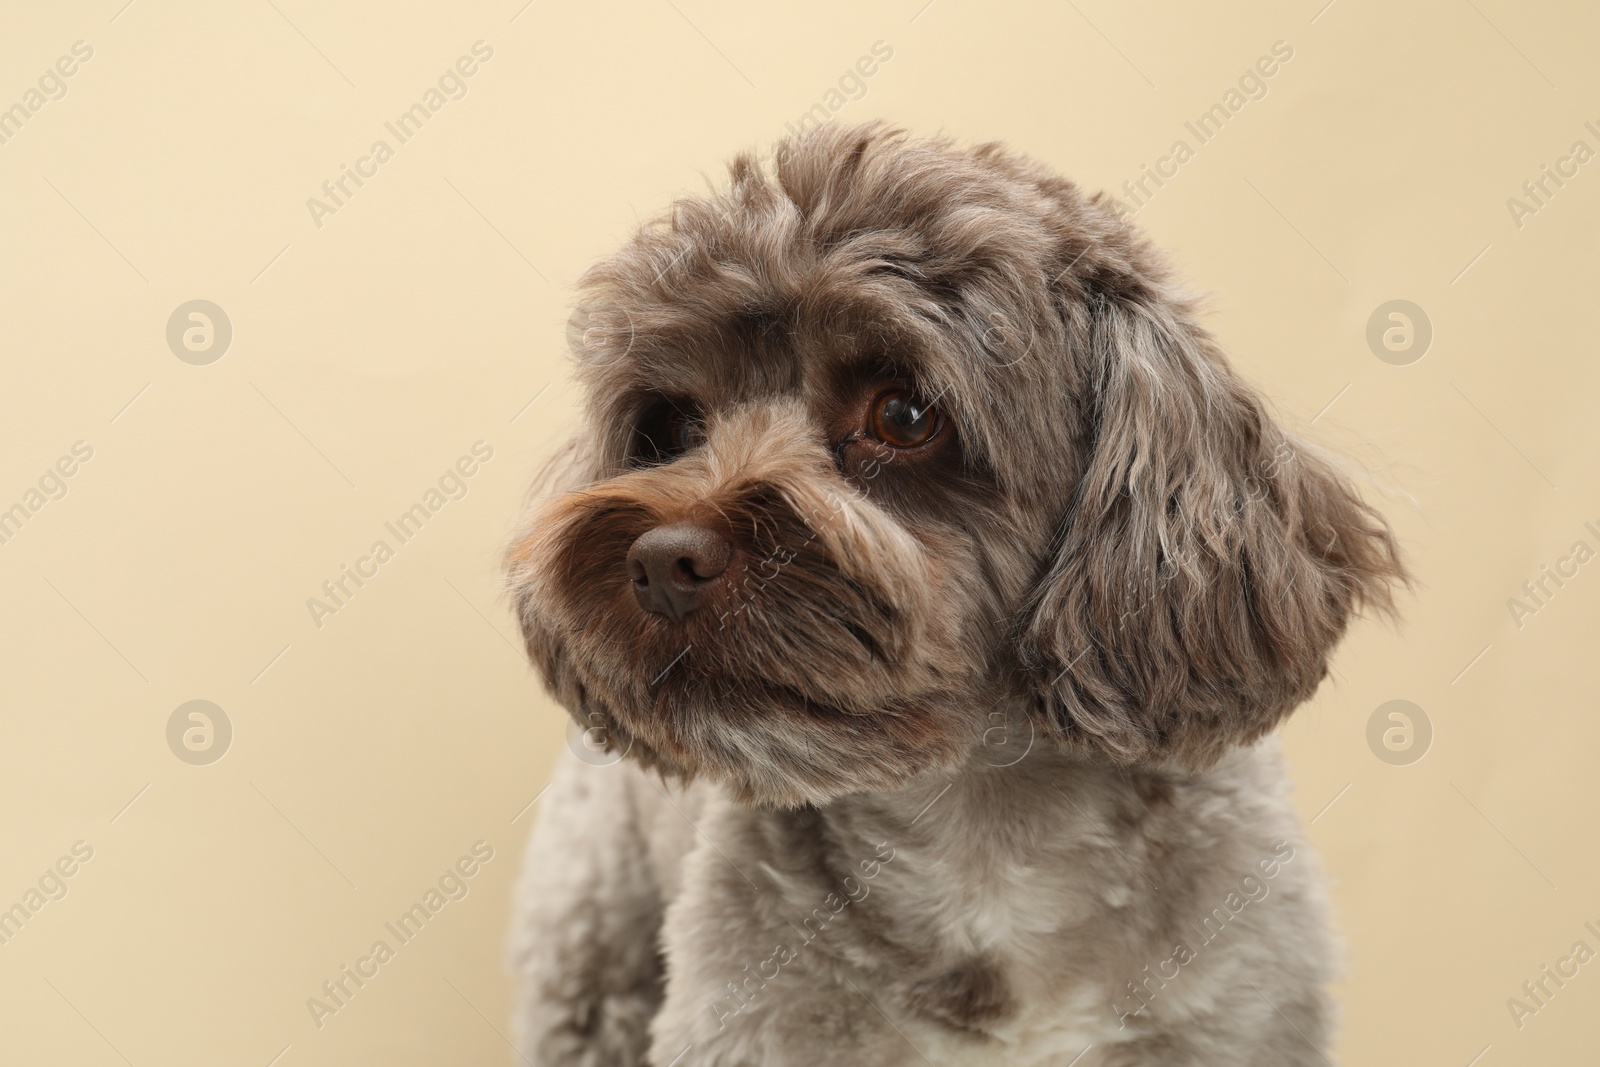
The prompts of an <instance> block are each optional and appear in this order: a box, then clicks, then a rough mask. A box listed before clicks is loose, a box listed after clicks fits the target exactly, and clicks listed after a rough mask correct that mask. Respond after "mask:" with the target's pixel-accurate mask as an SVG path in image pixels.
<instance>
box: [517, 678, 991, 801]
mask: <svg viewBox="0 0 1600 1067" xmlns="http://www.w3.org/2000/svg"><path fill="white" fill-rule="evenodd" d="M690 655H692V652H691V653H689V654H685V655H683V656H682V657H681V658H680V659H678V660H677V661H676V662H671V663H669V664H668V665H667V666H665V667H664V668H663V667H661V666H658V665H657V664H655V663H644V662H638V661H636V662H632V663H623V662H620V658H613V657H603V658H602V659H603V661H602V662H595V661H593V660H591V661H589V662H577V661H575V660H572V659H568V660H567V661H566V662H565V664H564V665H563V666H564V671H563V674H564V677H561V678H552V677H550V676H549V675H548V674H547V679H548V680H550V681H551V682H552V683H553V684H552V689H553V690H554V691H555V692H556V693H557V695H558V697H559V698H560V699H561V700H562V702H563V703H564V704H565V705H566V707H567V709H568V711H569V713H570V714H571V715H572V717H573V719H574V720H575V721H576V722H577V723H578V724H579V725H580V726H582V727H584V728H585V729H589V728H591V727H594V726H597V725H601V726H603V727H604V729H603V731H601V733H602V735H603V736H604V737H605V738H606V747H607V748H608V749H609V750H610V751H613V752H615V753H617V754H620V755H623V756H625V757H626V758H628V759H632V760H635V761H636V762H638V763H641V764H643V765H644V766H647V767H650V768H652V769H654V770H656V771H659V772H661V773H662V774H664V775H666V776H668V777H672V778H678V779H683V780H691V779H696V778H704V779H708V780H711V781H714V782H717V783H719V784H721V785H722V786H724V787H725V788H727V789H728V790H729V792H730V793H731V794H732V795H733V796H734V797H735V798H736V799H737V800H739V801H740V802H741V803H745V804H751V805H761V806H770V807H798V806H801V805H804V804H821V803H825V802H827V801H829V800H832V799H835V798H837V797H839V796H843V795H847V794H852V793H869V792H882V791H885V790H890V789H894V788H896V787H898V786H900V785H903V784H904V783H905V782H907V781H908V780H910V779H911V778H913V777H915V776H916V775H918V774H921V773H923V772H925V771H928V770H931V769H934V768H937V767H941V766H948V765H951V764H953V763H955V762H957V761H959V760H960V759H961V758H963V756H964V754H965V753H966V752H967V751H969V750H970V748H971V745H972V743H973V738H972V736H970V735H971V734H972V733H973V731H972V730H971V729H970V728H968V727H967V726H966V725H964V724H965V721H966V719H967V717H968V716H969V714H970V713H969V711H968V709H969V708H970V707H971V705H970V703H968V702H966V701H961V700H956V699H953V698H952V696H951V694H950V693H949V692H948V691H943V692H934V693H930V694H928V695H926V696H921V697H918V696H907V695H904V694H896V693H891V692H888V691H884V692H881V693H879V694H876V697H875V698H874V697H873V696H872V695H870V694H866V693H861V692H856V693H852V694H851V695H850V699H849V700H848V701H841V700H839V699H838V698H837V696H830V695H829V694H824V693H820V692H808V691H804V690H801V689H798V688H795V687H793V686H791V685H788V684H785V683H783V682H779V681H774V680H770V679H763V678H756V677H751V676H749V675H748V674H738V675H735V674H732V673H728V672H725V671H720V670H714V669H713V670H706V669H703V668H699V667H696V666H694V665H692V664H690V663H689V662H688V660H689V657H690Z"/></svg>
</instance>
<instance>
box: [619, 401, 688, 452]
mask: <svg viewBox="0 0 1600 1067" xmlns="http://www.w3.org/2000/svg"><path fill="white" fill-rule="evenodd" d="M705 437H706V435H705V427H704V425H703V423H702V422H701V419H700V412H699V410H698V409H697V408H695V407H694V405H693V404H689V403H685V402H682V401H669V400H663V401H661V402H660V403H657V404H655V405H654V406H652V407H651V408H650V409H649V410H648V411H646V412H645V414H644V416H643V417H642V418H641V419H640V420H639V429H638V433H637V435H636V437H635V445H634V462H635V463H638V464H644V465H649V464H655V463H671V462H672V461H673V460H675V459H677V458H678V457H679V456H681V455H683V454H684V453H685V452H687V451H689V450H690V449H692V448H695V447H697V446H699V445H701V444H703V443H704V442H705Z"/></svg>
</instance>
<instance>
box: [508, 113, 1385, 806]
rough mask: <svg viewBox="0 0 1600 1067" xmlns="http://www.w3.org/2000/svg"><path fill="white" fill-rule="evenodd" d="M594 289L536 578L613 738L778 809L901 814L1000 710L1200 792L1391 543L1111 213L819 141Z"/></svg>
mask: <svg viewBox="0 0 1600 1067" xmlns="http://www.w3.org/2000/svg"><path fill="white" fill-rule="evenodd" d="M732 172H733V180H732V186H731V189H730V190H729V192H728V193H727V194H725V195H722V196H716V197H708V198H700V199H691V200H685V201H681V202H679V203H678V204H677V205H675V206H674V208H673V209H672V211H671V212H670V213H669V214H668V215H667V216H665V217H664V218H663V219H662V220H660V221H659V222H657V223H656V224H653V225H652V226H650V227H647V228H645V229H644V230H642V231H641V232H640V233H639V234H638V235H636V236H635V238H634V239H633V240H632V242H631V243H630V244H629V245H628V246H626V247H625V248H624V249H623V250H622V251H621V252H620V253H618V254H617V255H616V256H614V257H612V258H611V259H609V260H606V261H604V262H602V263H601V264H599V265H598V266H596V267H595V268H594V269H593V270H591V271H590V273H589V274H588V275H586V277H585V279H584V283H583V303H582V305H581V306H580V308H579V311H578V312H577V314H576V315H575V316H574V324H575V326H574V329H573V331H572V340H573V347H574V349H575V351H576V355H577V356H578V359H579V366H580V373H581V375H582V377H583V381H584V385H585V387H586V390H587V411H586V416H587V420H588V426H587V430H586V432H585V434H584V435H583V436H582V437H581V438H580V439H579V440H578V441H577V442H575V443H574V447H573V449H572V450H571V452H570V455H569V457H568V458H569V469H568V470H567V472H566V475H565V477H566V478H567V480H568V485H567V486H565V487H564V489H565V491H564V492H562V493H561V494H559V495H556V496H554V497H553V498H550V499H547V500H544V501H541V502H540V504H539V506H538V508H537V509H536V510H535V511H534V513H533V514H532V515H531V517H530V519H529V521H528V523H527V526H526V528H525V530H524V531H523V532H522V534H520V535H519V537H518V538H517V540H516V541H515V542H514V544H513V545H512V547H511V550H510V553H509V571H510V582H511V588H512V592H513V596H514V598H515V600H516V603H517V607H518V614H519V619H520V621H521V624H522V628H523V632H524V635H525V637H526V640H527V645H528V650H529V653H530V656H531V657H532V659H533V661H534V662H535V664H536V665H537V666H538V667H539V668H540V670H541V672H542V673H543V675H544V677H545V679H546V681H547V683H548V684H549V685H550V686H551V688H552V690H553V691H554V692H555V694H556V695H557V697H558V698H559V699H560V700H561V701H562V702H563V703H564V704H565V705H566V707H567V708H568V709H569V710H570V711H571V712H572V714H573V715H574V717H575V718H576V719H577V720H578V721H579V722H580V724H582V725H583V726H585V727H590V726H603V727H605V732H606V734H607V735H608V736H609V737H610V738H611V741H612V743H613V744H615V745H618V746H620V747H623V748H626V749H628V750H629V751H630V753H631V754H632V755H633V756H635V757H637V758H641V759H643V760H645V761H646V762H648V763H650V764H652V765H655V766H657V767H660V768H662V769H664V770H666V771H668V772H670V773H681V774H706V775H710V776H713V777H716V778H718V779H720V780H722V781H724V782H726V783H727V784H729V785H730V786H731V787H732V788H733V789H734V790H735V791H736V792H737V793H738V794H739V795H740V796H741V797H742V798H744V799H746V800H748V801H752V802H762V803H773V804H798V803H805V802H821V801H824V800H826V799H828V798H830V797H832V796H837V795H839V794H841V793H846V792H859V791H865V790H876V789H886V788H890V787H893V786H894V785H896V784H898V783H900V782H902V781H904V780H905V779H906V778H908V777H909V776H911V775H914V774H916V773H919V772H921V771H923V770H926V769H928V768H931V767H935V766H941V765H949V764H952V763H956V762H959V761H961V760H963V759H967V758H969V757H970V754H971V753H972V751H973V749H974V746H975V745H977V744H978V743H979V742H980V738H981V737H982V735H983V733H984V731H985V728H986V727H987V726H988V725H990V724H991V723H992V722H993V719H992V718H991V716H992V715H993V714H994V713H995V712H996V710H997V709H1010V710H1012V711H1014V710H1016V709H1022V712H1023V713H1024V714H1028V715H1032V716H1036V720H1035V722H1036V725H1037V728H1038V729H1039V731H1040V732H1041V733H1042V734H1043V735H1044V736H1046V737H1047V738H1048V739H1049V741H1050V743H1055V744H1066V745H1077V746H1082V747H1085V748H1092V749H1095V750H1097V751H1100V752H1103V753H1107V754H1109V755H1111V756H1112V757H1114V758H1118V759H1124V760H1167V759H1175V760H1179V761H1183V762H1186V763H1189V764H1195V765H1203V764H1204V763H1206V762H1208V761H1210V760H1211V759H1214V758H1215V757H1216V755H1218V754H1219V753H1220V752H1221V751H1222V750H1223V749H1225V748H1226V747H1227V746H1228V745H1231V744H1237V743H1242V742H1245V741H1248V740H1251V739H1253V738H1254V737H1255V736H1257V735H1259V734H1260V733H1261V732H1263V731H1264V730H1266V729H1268V728H1270V727H1271V726H1272V724H1273V723H1274V722H1276V721H1277V719H1278V718H1279V717H1280V716H1282V715H1283V714H1284V713H1286V712H1287V711H1288V710H1290V709H1291V708H1292V707H1294V706H1295V705H1296V704H1298V703H1299V702H1300V701H1302V700H1304V699H1305V698H1306V697H1307V696H1309V694H1310V693H1311V691H1312V690H1313V689H1314V688H1315V686H1316V684H1317V682H1318V681H1320V679H1321V677H1322V675H1323V673H1324V671H1325V670H1326V656H1327V653H1328V651H1329V649H1330V648H1331V646H1332V645H1333V643H1334V642H1335V641H1336V640H1337V639H1338V637H1339V636H1340V634H1341V633H1342V631H1343V629H1344V627H1345V624H1346V622H1347V620H1348V618H1349V615H1350V614H1351V612H1352V610H1353V609H1354V608H1355V607H1356V606H1358V605H1359V603H1360V602H1361V601H1362V600H1363V599H1367V600H1373V601H1376V602H1378V603H1384V602H1385V598H1386V589H1387V584H1388V582H1389V581H1390V580H1391V579H1393V578H1396V577H1399V576H1400V570H1399V564H1398V561H1397V559H1396V556H1395V552H1394V545H1393V541H1392V538H1391V537H1390V535H1389V532H1388V529H1387V527H1386V526H1384V525H1383V523H1382V521H1381V520H1380V519H1378V518H1377V517H1376V516H1375V515H1374V514H1373V513H1371V512H1370V511H1368V510H1367V509H1366V508H1365V507H1364V506H1363V505H1362V504H1361V503H1360V502H1359V501H1358V500H1357V499H1356V497H1355V496H1354V495H1353V493H1352V492H1351V491H1350V489H1349V488H1348V486H1347V485H1346V483H1345V482H1344V480H1343V479H1342V478H1341V477H1340V476H1338V475H1337V474H1335V473H1334V471H1333V470H1332V468H1331V467H1329V466H1328V465H1327V464H1326V463H1325V462H1324V461H1323V460H1321V459H1320V458H1317V457H1316V456H1314V455H1313V454H1312V453H1311V452H1309V451H1308V450H1307V449H1306V448H1305V447H1304V446H1303V445H1301V444H1300V443H1299V442H1297V441H1294V440H1293V439H1291V438H1289V437H1288V436H1287V435H1286V434H1284V433H1283V432H1282V431H1280V430H1279V429H1278V428H1277V427H1276V426H1275V425H1273V424H1272V422H1271V421H1270V420H1269V419H1268V418H1267V417H1266V416H1265V414H1264V413H1263V411H1262V408H1261V406H1260V404H1259V402H1258V401H1257V399H1256V397H1255V396H1254V394H1252V393H1251V392H1250V391H1249V390H1248V389H1247V388H1246V387H1245V386H1244V385H1243V384H1242V383H1240V382H1239V381H1238V379H1236V378H1235V377H1234V376H1233V375H1232V374H1231V372H1230V371H1229V370H1228V368H1227V366H1226V364H1225V363H1224V362H1223V360H1222V358H1221V357H1220V355H1219V354H1218V353H1217V352H1216V351H1215V349H1214V348H1213V346H1212V345H1211V342H1210V340H1209V339H1208V338H1207V337H1206V335H1205V334H1204V333H1203V332H1202V331H1201V330H1200V329H1199V328H1198V326H1196V325H1195V324H1194V322H1193V317H1192V313H1191V310H1190V308H1189V306H1188V304H1187V303H1186V302H1185V301H1183V300H1182V299H1180V298H1179V297H1177V296H1176V295H1174V293H1173V292H1172V291H1171V290H1170V289H1169V284H1168V280H1167V275H1166V270H1165V268H1164V267H1163V266H1162V265H1161V263H1160V261H1159V259H1158V258H1157V256H1156V255H1155V254H1154V253H1153V252H1152V251H1151V250H1150V249H1149V248H1148V247H1147V246H1146V245H1145V244H1144V242H1143V241H1142V240H1141V239H1140V238H1139V237H1138V236H1137V235H1136V234H1134V233H1133V232H1132V231H1131V229H1130V228H1129V227H1128V226H1127V225H1126V224H1125V223H1124V222H1122V221H1121V220H1120V219H1119V218H1117V217H1116V215H1115V214H1113V213H1112V212H1111V211H1110V210H1109V209H1108V208H1107V207H1105V206H1104V205H1103V204H1102V203H1101V202H1099V201H1098V200H1094V199H1086V198H1084V197H1083V196H1081V195H1080V194H1079V193H1078V192H1077V190H1076V189H1075V188H1074V187H1073V186H1072V185H1070V184H1069V183H1067V182H1065V181H1062V180H1061V179H1059V178H1055V177H1053V176H1052V175H1050V174H1049V173H1048V172H1045V171H1044V170H1042V169H1040V168H1037V167H1035V166H1034V165H1032V164H1029V163H1027V162H1025V161H1023V160H1020V159H1018V158H1016V157H1012V156H1008V155H1006V154H1004V153H1002V152H1000V151H999V150H997V149H992V148H991V149H979V150H977V151H976V152H973V153H965V152H960V151H957V150H956V149H953V148H951V147H950V146H948V145H945V144H940V143H915V142H907V141H905V140H904V139H903V138H901V137H900V136H898V135H896V134H894V133H892V132H888V131H885V130H883V129H882V128H880V127H865V128H860V129H853V130H852V129H843V130H841V129H837V128H833V127H825V128H823V129H822V130H819V131H816V132H814V133H812V134H811V135H809V136H807V137H804V138H802V139H800V140H798V141H795V142H790V143H788V144H785V145H783V146H781V147H780V148H779V150H778V153H777V155H776V177H775V178H771V177H767V176H765V175H763V174H762V173H761V172H760V170H759V169H758V168H757V167H756V165H755V163H754V162H753V160H751V159H750V158H748V157H741V158H740V159H738V160H736V161H735V163H734V165H733V168H732Z"/></svg>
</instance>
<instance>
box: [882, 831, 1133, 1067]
mask: <svg viewBox="0 0 1600 1067" xmlns="http://www.w3.org/2000/svg"><path fill="white" fill-rule="evenodd" d="M901 858H904V859H906V860H907V861H908V862H907V863H906V864H905V866H904V867H902V869H901V873H902V875H903V878H902V879H901V880H900V881H899V882H898V883H895V882H891V883H889V884H886V885H885V886H883V888H884V890H885V900H884V901H883V903H884V904H885V905H886V906H888V905H889V904H890V900H889V895H890V894H895V895H897V896H898V900H897V901H896V903H897V904H898V905H900V906H904V907H905V908H907V909H908V910H909V911H910V912H912V913H914V914H918V915H920V916H922V917H923V921H924V922H925V923H926V927H925V931H926V941H925V942H924V944H923V947H922V948H921V950H920V955H921V956H922V958H923V963H922V966H923V969H924V971H925V974H926V975H927V977H925V978H923V979H921V980H920V981H918V982H917V983H915V984H914V985H913V986H912V990H911V999H912V1001H913V1003H915V1004H916V1006H917V1007H918V1008H919V1009H920V1011H919V1012H918V1014H919V1015H920V1016H922V1017H921V1018H919V1019H915V1020H907V1021H906V1023H905V1025H907V1026H909V1027H911V1028H912V1029H914V1030H916V1031H919V1032H920V1034H921V1036H922V1038H923V1040H922V1041H917V1042H915V1043H917V1044H919V1046H921V1045H922V1044H924V1043H925V1044H926V1046H927V1047H926V1048H922V1049H921V1050H922V1051H923V1052H924V1053H925V1054H926V1055H927V1056H928V1057H929V1058H931V1059H932V1060H933V1062H935V1063H946V1062H948V1063H961V1064H979V1063H982V1064H987V1063H993V1064H1006V1065H1009V1067H1029V1065H1034V1064H1037V1065H1040V1067H1043V1065H1046V1064H1049V1065H1053V1067H1060V1065H1062V1064H1065V1063H1068V1062H1070V1061H1072V1060H1073V1058H1074V1057H1075V1056H1077V1055H1078V1054H1079V1053H1080V1052H1082V1051H1083V1050H1084V1049H1085V1048H1087V1047H1088V1046H1090V1045H1092V1044H1103V1043H1105V1042H1107V1041H1110V1040H1114V1039H1115V1037H1116V1036H1117V1031H1116V1028H1115V1024H1114V1022H1112V1021H1111V1020H1110V1018H1109V1016H1108V1014H1107V1011H1106V1005H1107V1004H1108V1003H1110V1001H1111V999H1112V998H1111V996H1110V993H1109V991H1108V990H1107V989H1106V988H1104V984H1103V983H1102V982H1101V981H1100V980H1099V979H1098V978H1097V977H1096V976H1095V975H1094V973H1093V971H1092V969H1091V968H1088V967H1084V966H1081V963H1082V962H1083V961H1084V959H1085V955H1084V954H1083V952H1082V951H1081V949H1082V946H1083V945H1084V943H1085V931H1086V930H1087V929H1092V928H1095V927H1099V928H1102V929H1103V928H1104V923H1105V922H1106V921H1107V919H1108V918H1110V917H1111V916H1112V915H1113V914H1114V913H1115V912H1116V911H1117V910H1119V909H1120V908H1121V907H1122V906H1123V905H1125V904H1126V903H1127V902H1128V901H1129V900H1130V899H1131V898H1132V897H1133V895H1134V890H1133V889H1132V887H1128V886H1124V885H1122V884H1120V882H1119V881H1117V880H1116V879H1114V878H1113V879H1110V880H1105V879H1104V878H1103V873H1104V872H1096V871H1095V870H1094V865H1093V864H1088V865H1086V866H1085V868H1084V869H1081V870H1079V871H1074V870H1072V869H1071V868H1069V867H1067V866H1064V865H1062V864H1061V863H1059V862H1055V861H1046V862H1043V863H1041V862H1036V861H1037V860H1038V859H1039V858H1040V857H1037V856H1036V857H1034V858H1033V859H1032V860H1030V858H1029V857H1027V856H1026V855H1022V854H1015V855H1002V854H998V853H997V852H996V850H994V849H985V848H978V849H974V850H972V851H971V852H965V851H964V850H953V851H951V852H948V853H946V854H944V855H940V856H937V857H933V856H929V857H926V858H923V857H918V856H916V855H914V854H913V855H906V856H903V857H901ZM1053 859H1054V860H1057V861H1058V860H1059V857H1055V858H1053ZM919 875H926V877H921V876H919ZM1089 940H1092V938H1091V939H1089ZM908 1032H909V1031H908ZM973 1034H983V1035H985V1037H984V1038H983V1039H975V1038H974V1037H973V1036H969V1035H973Z"/></svg>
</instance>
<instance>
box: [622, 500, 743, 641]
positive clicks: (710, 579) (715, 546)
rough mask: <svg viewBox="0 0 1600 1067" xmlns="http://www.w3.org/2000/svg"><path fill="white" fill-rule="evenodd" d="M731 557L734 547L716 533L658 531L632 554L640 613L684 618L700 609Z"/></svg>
mask: <svg viewBox="0 0 1600 1067" xmlns="http://www.w3.org/2000/svg"><path fill="white" fill-rule="evenodd" d="M732 558H733V545H731V544H729V542H728V539H727V538H726V537H723V536H722V535H721V534H719V533H717V532H716V531H715V530H712V529H709V528H707V527H705V526H699V525H694V524H690V523H675V524H673V525H671V526H657V527H656V528H655V529H653V530H647V531H645V532H644V533H643V534H641V535H640V537H639V539H638V540H637V541H635V542H634V543H633V547H632V548H630V549H628V577H630V578H632V579H633V595H634V596H635V597H637V598H638V599H639V606H640V607H641V608H643V609H644V610H646V611H653V612H655V613H656V614H657V615H665V616H667V617H668V618H671V619H681V618H683V617H684V616H685V615H687V614H689V612H691V611H693V610H694V609H695V608H697V607H699V606H700V602H701V601H702V600H703V599H704V598H705V592H706V589H707V588H708V587H710V586H711V585H713V584H715V583H716V581H717V579H718V578H720V577H721V576H722V573H723V572H724V571H726V570H727V569H728V561H729V560H730V559H732Z"/></svg>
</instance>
